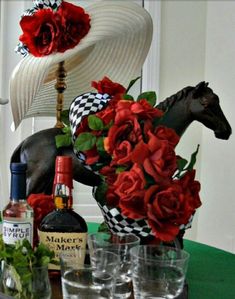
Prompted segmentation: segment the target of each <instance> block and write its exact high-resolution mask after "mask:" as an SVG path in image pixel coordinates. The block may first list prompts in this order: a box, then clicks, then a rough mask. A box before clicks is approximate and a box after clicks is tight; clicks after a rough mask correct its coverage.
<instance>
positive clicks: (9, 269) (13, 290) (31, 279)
mask: <svg viewBox="0 0 235 299" xmlns="http://www.w3.org/2000/svg"><path fill="white" fill-rule="evenodd" d="M0 281H1V292H2V293H4V294H6V295H9V296H12V297H13V298H17V299H50V298H51V285H50V280H49V275H48V267H47V266H42V267H32V268H31V269H29V268H20V267H17V268H15V267H13V266H12V265H8V264H7V263H5V262H4V261H3V262H2V265H1V279H0Z"/></svg>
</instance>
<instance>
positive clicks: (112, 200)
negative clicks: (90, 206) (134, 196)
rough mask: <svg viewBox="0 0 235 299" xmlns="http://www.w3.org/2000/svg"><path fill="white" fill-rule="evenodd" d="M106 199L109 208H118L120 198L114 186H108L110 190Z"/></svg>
mask: <svg viewBox="0 0 235 299" xmlns="http://www.w3.org/2000/svg"><path fill="white" fill-rule="evenodd" d="M105 199H106V203H107V206H110V207H117V206H118V204H119V197H118V195H117V194H116V193H115V187H114V186H113V185H109V186H108V190H107V192H106V196H105Z"/></svg>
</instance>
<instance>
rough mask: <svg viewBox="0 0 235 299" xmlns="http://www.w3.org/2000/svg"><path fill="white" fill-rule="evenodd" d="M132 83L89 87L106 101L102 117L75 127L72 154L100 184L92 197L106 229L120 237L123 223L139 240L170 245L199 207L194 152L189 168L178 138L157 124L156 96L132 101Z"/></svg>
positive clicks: (107, 82)
mask: <svg viewBox="0 0 235 299" xmlns="http://www.w3.org/2000/svg"><path fill="white" fill-rule="evenodd" d="M133 83H134V80H133V81H132V82H131V83H130V85H129V87H128V88H127V89H125V88H124V87H123V86H122V85H120V84H118V83H114V82H112V81H111V80H109V79H108V78H107V77H105V78H104V79H103V80H102V81H99V82H92V86H93V87H95V88H96V89H97V90H98V94H101V95H107V97H106V98H107V99H108V100H107V103H106V105H104V107H103V108H102V109H101V110H100V111H97V112H96V113H94V112H93V113H91V112H89V113H87V115H85V116H84V117H82V118H81V122H79V123H77V126H76V130H74V148H75V150H76V151H77V153H78V156H79V157H80V159H82V160H83V162H84V163H85V164H86V165H87V166H89V168H90V169H92V170H93V171H95V172H97V173H98V174H99V175H100V176H101V178H102V183H101V184H100V185H99V186H98V187H97V188H96V189H95V190H94V195H95V198H96V200H97V202H98V204H99V206H100V207H101V208H102V211H103V213H104V214H105V213H106V214H107V213H109V216H107V215H106V216H107V217H105V220H106V221H107V224H108V226H109V228H110V229H111V230H113V231H115V230H116V231H119V228H118V225H119V224H120V223H121V222H122V221H123V219H125V221H127V224H124V225H122V227H123V228H124V231H125V232H131V231H132V232H133V228H131V226H134V230H135V232H137V233H138V232H139V233H140V235H141V233H142V236H147V234H151V235H153V236H154V237H155V238H156V239H158V240H161V241H166V242H168V241H172V240H174V239H175V238H176V236H177V235H178V233H179V232H180V229H183V228H185V227H186V226H187V225H188V224H189V222H190V220H191V218H192V216H193V214H194V213H195V210H196V209H197V208H198V207H199V206H200V205H201V202H200V198H199V191H200V183H199V182H198V181H196V180H195V170H194V169H193V167H194V164H195V161H196V155H197V152H198V148H197V150H196V151H195V153H193V154H192V156H191V161H190V162H189V163H188V162H187V160H185V159H183V158H182V157H180V156H178V155H177V154H176V152H175V147H176V145H177V144H178V142H179V139H180V138H179V136H178V135H177V134H176V133H175V131H174V130H173V129H171V128H168V127H166V126H162V125H161V124H160V123H161V122H160V120H161V119H162V118H164V115H165V114H164V113H163V112H162V111H161V110H159V109H157V108H155V107H154V106H155V104H156V94H155V93H154V92H145V93H142V94H140V95H139V96H138V98H137V100H136V101H135V100H134V98H133V97H132V96H131V95H129V94H128V91H129V88H130V87H131V86H132V85H133ZM166 113H167V112H166ZM70 121H71V113H70ZM110 211H111V214H110ZM115 217H116V218H115ZM124 223H126V222H124ZM116 225H117V226H116ZM144 227H145V230H144V233H145V234H143V230H142V228H144Z"/></svg>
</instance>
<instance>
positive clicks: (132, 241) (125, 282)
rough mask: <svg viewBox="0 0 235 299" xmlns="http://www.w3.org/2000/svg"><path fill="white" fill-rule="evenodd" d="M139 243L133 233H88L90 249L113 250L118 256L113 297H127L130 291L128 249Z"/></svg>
mask: <svg viewBox="0 0 235 299" xmlns="http://www.w3.org/2000/svg"><path fill="white" fill-rule="evenodd" d="M139 244H140V238H139V237H137V236H136V235H134V234H112V233H93V234H89V235H88V246H89V248H90V250H91V254H92V251H93V250H95V249H97V248H103V249H105V250H108V251H111V252H114V253H115V254H117V255H118V256H119V258H120V268H119V274H118V277H117V280H116V285H115V289H114V298H115V299H118V298H120V299H125V298H129V297H130V296H131V293H132V279H131V258H130V249H131V248H132V247H134V246H137V245H139Z"/></svg>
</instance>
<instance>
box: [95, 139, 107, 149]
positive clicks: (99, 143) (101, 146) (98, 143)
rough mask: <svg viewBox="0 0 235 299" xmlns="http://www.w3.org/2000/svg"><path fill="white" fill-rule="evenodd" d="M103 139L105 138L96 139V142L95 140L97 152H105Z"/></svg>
mask: <svg viewBox="0 0 235 299" xmlns="http://www.w3.org/2000/svg"><path fill="white" fill-rule="evenodd" d="M104 138H105V137H98V138H97V140H96V148H97V150H98V152H105V149H104Z"/></svg>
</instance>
